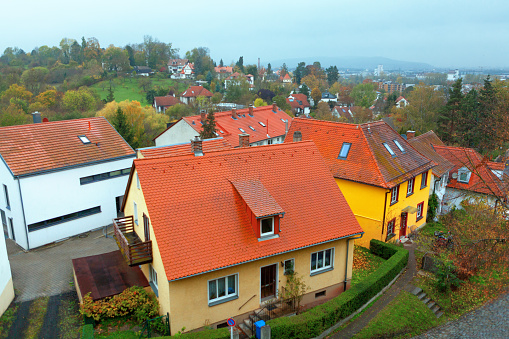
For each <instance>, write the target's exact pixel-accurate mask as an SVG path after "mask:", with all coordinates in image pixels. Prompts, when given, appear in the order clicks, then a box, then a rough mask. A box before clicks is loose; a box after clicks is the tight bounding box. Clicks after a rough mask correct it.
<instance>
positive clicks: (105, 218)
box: [0, 113, 135, 250]
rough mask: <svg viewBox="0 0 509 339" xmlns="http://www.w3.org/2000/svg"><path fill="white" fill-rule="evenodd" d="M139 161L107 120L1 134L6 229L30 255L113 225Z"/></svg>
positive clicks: (1, 208)
mask: <svg viewBox="0 0 509 339" xmlns="http://www.w3.org/2000/svg"><path fill="white" fill-rule="evenodd" d="M34 114H35V113H34ZM37 120H38V121H40V114H39V113H37V114H35V115H34V121H37ZM134 158H135V152H134V150H133V149H132V148H131V147H130V146H129V145H128V144H127V143H126V142H125V141H124V139H123V138H122V137H121V136H120V135H119V134H118V133H117V131H115V129H114V128H113V127H112V126H111V125H110V124H109V123H108V121H107V120H106V119H105V118H103V117H97V118H86V119H76V120H66V121H55V122H44V123H34V124H30V125H20V126H8V127H1V128H0V159H1V160H0V185H1V186H2V187H0V190H1V191H2V192H1V195H2V196H1V198H0V214H1V217H2V223H3V224H4V230H6V231H7V232H6V233H7V234H8V236H9V238H11V239H13V240H14V241H15V242H16V243H18V244H19V245H20V246H21V247H23V248H24V249H27V250H29V249H32V248H35V247H39V246H43V245H46V244H48V243H51V242H55V241H59V240H62V239H65V238H68V237H71V236H74V235H77V234H81V233H84V232H87V231H90V230H92V229H97V228H100V227H103V226H106V225H109V224H111V220H112V218H115V217H117V211H119V210H120V206H121V202H122V198H123V194H124V190H125V186H126V184H127V179H128V174H129V172H130V168H131V165H132V161H133V159H134Z"/></svg>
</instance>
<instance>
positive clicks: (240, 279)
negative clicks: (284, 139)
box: [115, 142, 363, 334]
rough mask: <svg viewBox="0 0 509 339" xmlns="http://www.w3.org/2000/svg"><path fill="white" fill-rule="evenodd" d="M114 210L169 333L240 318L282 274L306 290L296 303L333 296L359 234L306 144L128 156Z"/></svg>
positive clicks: (277, 290)
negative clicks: (143, 251) (143, 252)
mask: <svg viewBox="0 0 509 339" xmlns="http://www.w3.org/2000/svg"><path fill="white" fill-rule="evenodd" d="M191 146H192V147H195V146H194V142H193V143H192V145H191ZM288 165H291V166H293V167H296V168H300V170H301V173H302V175H297V176H295V175H294V174H293V173H290V172H288V171H286V168H288ZM309 178H312V179H313V180H312V181H309ZM317 182H320V183H321V185H320V186H319V187H318V188H317V187H316V183H317ZM303 204H304V206H306V208H305V209H303V208H302V206H303ZM123 211H124V214H125V215H126V217H125V218H124V219H117V220H116V222H115V224H116V226H115V227H122V223H130V222H131V223H132V225H133V230H134V232H135V233H136V237H137V238H138V241H139V243H140V244H150V248H151V252H150V256H149V257H144V258H143V259H140V256H139V252H138V253H137V254H136V253H135V254H133V256H131V257H130V258H128V259H129V260H131V262H132V265H136V260H140V261H139V262H140V263H141V264H140V267H141V270H142V272H143V273H144V275H145V276H146V277H147V280H148V281H149V283H150V285H151V287H152V290H153V291H154V292H155V293H156V295H157V297H158V300H159V304H160V311H161V314H166V313H168V314H169V315H170V327H171V332H172V334H175V333H176V332H178V331H180V330H181V329H182V328H183V327H185V330H186V331H189V330H197V329H200V328H202V327H204V326H210V327H212V328H217V327H223V326H225V322H226V319H228V318H230V317H231V318H234V319H235V320H236V322H237V323H242V321H243V320H244V319H246V318H247V317H249V315H250V314H252V313H253V311H255V310H258V309H260V308H261V307H263V305H264V304H265V303H266V302H270V301H273V300H275V299H277V298H278V297H280V296H281V295H282V294H283V291H284V288H285V286H286V281H287V277H288V274H290V273H291V272H295V274H297V275H298V276H299V277H301V279H302V281H303V282H304V283H305V284H306V286H308V287H309V288H308V290H307V291H306V293H305V295H304V296H303V298H302V301H301V304H302V305H314V304H316V303H321V302H324V301H326V300H329V299H330V298H333V297H335V296H337V295H339V294H340V293H341V292H343V291H344V290H346V289H348V287H349V285H350V280H351V274H352V262H353V242H354V240H353V239H355V238H359V237H361V236H362V233H363V232H362V229H361V228H360V226H359V224H358V222H357V220H356V218H355V217H354V215H353V213H352V211H351V210H350V208H349V207H348V205H347V203H346V201H345V199H344V197H343V195H342V194H341V191H340V190H339V189H338V187H337V185H336V183H335V182H334V178H333V177H332V175H331V174H330V172H329V170H328V168H327V166H326V165H325V163H324V162H323V159H322V158H321V156H320V155H319V152H318V150H317V149H316V147H315V146H314V144H313V143H311V142H304V143H296V144H280V145H272V146H260V147H256V148H250V147H246V148H239V149H234V150H226V151H216V152H209V153H207V152H204V154H203V155H202V156H194V155H191V156H189V155H187V156H181V157H178V156H177V157H157V158H148V157H147V158H145V159H137V160H135V161H134V164H133V169H132V171H131V175H130V178H129V183H128V187H127V190H126V195H125V200H124V202H123ZM126 220H127V221H126ZM130 237H132V235H130ZM126 238H127V236H126ZM136 255H138V257H136Z"/></svg>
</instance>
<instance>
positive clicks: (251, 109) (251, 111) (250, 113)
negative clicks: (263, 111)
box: [249, 104, 254, 116]
mask: <svg viewBox="0 0 509 339" xmlns="http://www.w3.org/2000/svg"><path fill="white" fill-rule="evenodd" d="M253 112H254V107H253V105H252V104H249V115H250V116H253Z"/></svg>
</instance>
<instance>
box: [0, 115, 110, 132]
mask: <svg viewBox="0 0 509 339" xmlns="http://www.w3.org/2000/svg"><path fill="white" fill-rule="evenodd" d="M101 118H102V119H104V120H106V118H105V117H103V116H98V117H88V118H79V119H67V120H55V121H48V122H41V123H29V124H24V125H12V126H0V129H1V128H5V129H7V128H30V127H33V126H35V127H39V126H49V125H56V124H67V123H71V122H73V123H74V122H78V121H86V120H99V119H101Z"/></svg>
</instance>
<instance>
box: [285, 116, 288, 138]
mask: <svg viewBox="0 0 509 339" xmlns="http://www.w3.org/2000/svg"><path fill="white" fill-rule="evenodd" d="M287 134H288V119H286V120H285V137H286V135H287Z"/></svg>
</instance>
